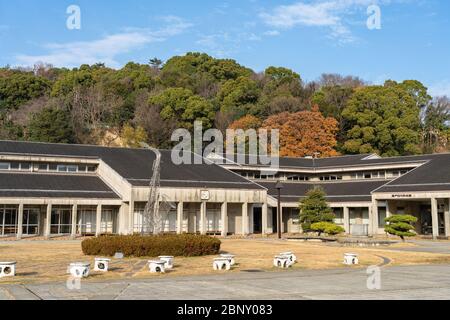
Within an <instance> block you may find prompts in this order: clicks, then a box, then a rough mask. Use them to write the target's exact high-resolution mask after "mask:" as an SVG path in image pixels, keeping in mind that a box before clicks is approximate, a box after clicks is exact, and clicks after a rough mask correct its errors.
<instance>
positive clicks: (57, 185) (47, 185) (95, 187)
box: [0, 172, 119, 199]
mask: <svg viewBox="0 0 450 320" xmlns="http://www.w3.org/2000/svg"><path fill="white" fill-rule="evenodd" d="M0 197H22V198H47V197H51V198H87V199H119V196H118V195H117V194H116V193H115V192H114V191H112V190H111V189H110V188H109V187H108V186H107V185H106V184H105V183H104V182H103V181H102V180H101V179H100V178H98V177H96V176H89V175H73V174H70V175H60V174H39V173H9V172H7V173H3V172H2V173H0Z"/></svg>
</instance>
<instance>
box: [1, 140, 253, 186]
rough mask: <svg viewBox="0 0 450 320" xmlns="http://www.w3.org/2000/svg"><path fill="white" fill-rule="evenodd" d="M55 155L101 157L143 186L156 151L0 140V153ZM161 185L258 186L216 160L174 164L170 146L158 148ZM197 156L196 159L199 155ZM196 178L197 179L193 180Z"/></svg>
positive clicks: (134, 182)
mask: <svg viewBox="0 0 450 320" xmlns="http://www.w3.org/2000/svg"><path fill="white" fill-rule="evenodd" d="M2 153H3V154H22V155H43V156H44V155H48V156H51V155H56V156H63V157H82V158H86V157H90V158H94V159H102V160H103V161H104V162H105V163H107V164H108V165H109V166H110V167H111V168H113V169H114V170H115V171H116V172H117V173H118V174H119V175H121V176H122V177H124V178H125V179H127V180H128V181H129V182H130V183H131V184H133V185H136V186H146V185H148V184H149V179H150V178H151V176H152V166H153V161H154V159H155V154H154V153H153V152H152V151H151V150H147V149H130V148H108V147H98V146H87V145H67V144H48V143H30V142H15V141H14V142H13V141H0V154H2ZM161 157H162V158H161V185H162V186H165V185H167V186H172V184H171V183H167V184H166V182H165V181H179V182H180V184H183V183H184V184H189V185H190V186H192V187H204V184H205V181H208V182H209V183H212V184H217V183H219V184H220V183H222V182H224V183H225V184H226V183H234V184H236V185H238V184H241V185H242V186H246V187H247V188H249V189H261V187H259V186H258V185H256V184H254V183H252V182H249V181H248V180H247V179H245V178H243V177H241V176H239V175H237V174H235V173H233V172H230V171H228V170H226V169H224V168H222V167H220V166H218V165H215V164H211V165H209V164H205V163H204V161H203V164H190V165H187V164H181V165H175V164H174V163H173V162H172V160H171V151H170V150H161ZM191 157H192V158H194V155H193V154H192V155H191ZM195 157H197V159H199V157H198V156H195ZM196 182H198V183H196Z"/></svg>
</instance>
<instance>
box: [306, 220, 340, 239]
mask: <svg viewBox="0 0 450 320" xmlns="http://www.w3.org/2000/svg"><path fill="white" fill-rule="evenodd" d="M311 230H312V231H315V232H317V233H318V234H319V236H320V235H321V234H322V233H326V234H329V235H332V236H334V235H337V234H340V233H344V232H345V229H344V228H342V227H341V226H338V225H336V224H335V223H332V222H316V223H313V224H312V225H311Z"/></svg>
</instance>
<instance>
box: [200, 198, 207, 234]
mask: <svg viewBox="0 0 450 320" xmlns="http://www.w3.org/2000/svg"><path fill="white" fill-rule="evenodd" d="M200 234H206V202H202V203H201V205H200Z"/></svg>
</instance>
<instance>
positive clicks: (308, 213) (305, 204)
mask: <svg viewBox="0 0 450 320" xmlns="http://www.w3.org/2000/svg"><path fill="white" fill-rule="evenodd" d="M325 197H326V193H325V191H324V190H323V189H322V188H320V187H314V188H313V189H311V190H309V191H308V192H307V193H306V198H305V199H303V200H301V201H300V223H301V224H302V229H303V232H310V231H313V230H312V229H311V225H312V224H313V223H316V222H330V223H333V222H334V219H335V215H334V213H333V211H332V209H331V208H330V206H329V205H328V203H327V201H326V199H325Z"/></svg>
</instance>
